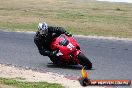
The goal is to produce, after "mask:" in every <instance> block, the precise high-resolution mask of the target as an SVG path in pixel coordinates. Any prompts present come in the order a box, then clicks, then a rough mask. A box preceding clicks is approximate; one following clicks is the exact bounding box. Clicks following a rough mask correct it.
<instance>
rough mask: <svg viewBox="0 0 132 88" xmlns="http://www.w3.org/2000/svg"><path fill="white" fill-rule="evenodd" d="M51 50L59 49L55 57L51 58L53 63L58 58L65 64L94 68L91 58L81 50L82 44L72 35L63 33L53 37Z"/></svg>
mask: <svg viewBox="0 0 132 88" xmlns="http://www.w3.org/2000/svg"><path fill="white" fill-rule="evenodd" d="M50 48H51V50H53V51H55V50H57V51H58V52H57V54H56V56H57V57H58V58H57V59H55V58H50V60H51V61H52V62H53V63H56V62H57V60H59V62H61V64H63V65H78V64H79V65H82V66H85V68H87V69H91V68H92V63H91V62H90V60H89V59H88V58H87V57H86V56H85V55H84V54H83V53H82V52H81V49H80V46H79V44H78V43H77V41H76V40H75V39H74V38H73V37H71V36H66V35H65V34H61V35H60V36H59V37H56V38H54V39H53V41H52V42H51V44H50Z"/></svg>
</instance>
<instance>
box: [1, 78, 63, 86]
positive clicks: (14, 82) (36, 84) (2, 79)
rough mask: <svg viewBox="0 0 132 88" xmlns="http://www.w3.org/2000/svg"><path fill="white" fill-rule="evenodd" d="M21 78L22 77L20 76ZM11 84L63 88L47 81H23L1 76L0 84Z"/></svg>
mask: <svg viewBox="0 0 132 88" xmlns="http://www.w3.org/2000/svg"><path fill="white" fill-rule="evenodd" d="M19 79H20V78H19ZM1 84H2V85H9V86H11V88H63V86H62V85H60V84H56V83H52V84H51V83H47V82H22V81H17V80H14V79H6V78H0V85H1Z"/></svg>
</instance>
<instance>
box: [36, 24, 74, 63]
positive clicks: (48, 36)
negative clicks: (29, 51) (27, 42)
mask: <svg viewBox="0 0 132 88" xmlns="http://www.w3.org/2000/svg"><path fill="white" fill-rule="evenodd" d="M61 34H66V35H67V36H72V35H71V34H69V33H68V32H67V31H66V30H65V29H64V28H62V27H53V26H48V24H47V23H46V22H43V23H39V24H38V30H37V32H36V35H35V36H34V43H35V44H36V46H37V47H38V50H39V53H40V54H41V55H43V56H48V57H49V58H50V59H51V60H52V61H53V62H55V61H54V60H53V58H57V56H56V54H57V52H58V50H56V51H52V50H51V49H50V43H51V41H52V40H53V38H55V37H57V36H59V35H61Z"/></svg>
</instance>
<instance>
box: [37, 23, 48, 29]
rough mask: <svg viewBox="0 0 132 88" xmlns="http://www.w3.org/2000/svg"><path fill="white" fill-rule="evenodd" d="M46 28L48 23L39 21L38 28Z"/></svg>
mask: <svg viewBox="0 0 132 88" xmlns="http://www.w3.org/2000/svg"><path fill="white" fill-rule="evenodd" d="M46 29H48V25H47V23H46V22H43V23H39V25H38V30H46Z"/></svg>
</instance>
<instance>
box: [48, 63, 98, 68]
mask: <svg viewBox="0 0 132 88" xmlns="http://www.w3.org/2000/svg"><path fill="white" fill-rule="evenodd" d="M47 67H48V68H61V69H72V70H81V69H82V66H79V65H55V64H53V63H48V64H47ZM86 70H95V69H86Z"/></svg>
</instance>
